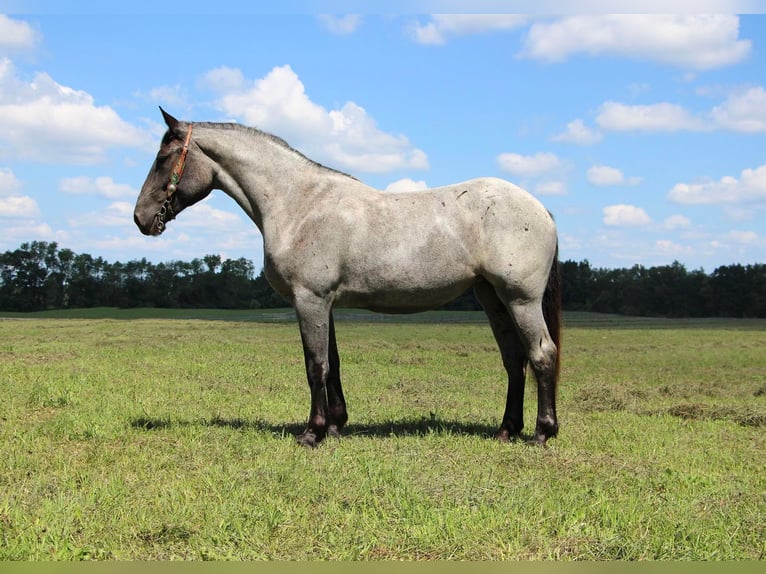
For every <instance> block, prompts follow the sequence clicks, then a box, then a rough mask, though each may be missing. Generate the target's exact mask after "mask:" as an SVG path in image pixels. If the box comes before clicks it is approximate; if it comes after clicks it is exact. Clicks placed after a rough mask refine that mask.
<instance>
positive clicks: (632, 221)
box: [604, 204, 652, 227]
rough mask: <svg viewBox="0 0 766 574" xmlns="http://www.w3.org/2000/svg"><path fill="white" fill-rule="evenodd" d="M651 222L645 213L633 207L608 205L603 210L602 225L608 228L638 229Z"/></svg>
mask: <svg viewBox="0 0 766 574" xmlns="http://www.w3.org/2000/svg"><path fill="white" fill-rule="evenodd" d="M651 222H652V220H651V218H650V217H649V216H648V215H647V213H646V211H644V210H643V209H642V208H640V207H636V206H635V205H625V204H619V205H608V206H606V207H605V208H604V225H608V226H610V227H639V226H644V225H648V224H650V223H651Z"/></svg>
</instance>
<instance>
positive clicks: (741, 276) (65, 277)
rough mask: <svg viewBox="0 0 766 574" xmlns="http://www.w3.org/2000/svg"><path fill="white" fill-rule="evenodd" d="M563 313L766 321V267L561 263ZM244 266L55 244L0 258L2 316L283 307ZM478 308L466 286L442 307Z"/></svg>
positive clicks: (210, 258) (25, 247)
mask: <svg viewBox="0 0 766 574" xmlns="http://www.w3.org/2000/svg"><path fill="white" fill-rule="evenodd" d="M560 269H561V282H562V292H563V304H564V309H566V310H571V311H596V312H602V313H618V314H623V315H638V316H661V317H766V265H763V264H755V265H739V264H735V265H724V266H721V267H718V268H716V269H715V270H714V271H713V272H712V273H710V274H708V273H705V272H704V271H703V270H701V269H700V270H692V271H689V270H687V269H686V268H685V267H684V266H683V265H682V264H681V263H679V262H674V263H673V264H671V265H663V266H657V267H644V266H642V265H634V266H633V267H631V268H629V269H604V268H595V267H592V266H591V265H590V263H589V262H588V261H587V260H586V261H580V262H576V261H571V260H568V261H563V262H561V264H560ZM286 306H287V303H286V302H285V301H284V300H283V299H282V298H281V297H280V296H279V295H277V294H276V293H275V292H274V290H273V289H272V288H271V286H270V285H269V284H268V282H267V281H266V278H265V277H264V275H263V271H261V272H260V273H256V271H255V267H254V265H253V263H252V261H250V260H248V259H245V258H239V259H225V260H224V259H222V258H221V256H220V255H206V256H204V257H202V258H201V259H200V258H196V259H193V260H192V261H190V262H187V261H169V262H166V263H151V262H149V261H147V260H146V259H145V258H144V259H141V260H133V261H128V262H127V263H121V262H116V263H110V262H108V261H106V260H104V259H103V258H101V257H93V256H91V255H88V254H76V253H74V252H73V251H72V250H70V249H62V248H59V246H58V244H57V243H55V242H51V243H48V242H44V241H33V242H29V243H23V244H21V246H20V247H19V248H18V249H15V250H13V251H6V252H5V253H2V254H0V310H2V311H40V310H46V309H65V308H86V307H121V308H130V307H167V308H220V309H259V308H273V307H286ZM445 308H446V309H452V310H478V309H480V308H481V306H480V305H479V303H478V301H477V300H476V298H475V297H474V296H473V292H472V291H471V290H469V291H468V292H466V293H465V294H464V295H462V296H461V297H458V298H457V299H456V300H454V301H452V302H451V303H450V304H448V305H446V306H445Z"/></svg>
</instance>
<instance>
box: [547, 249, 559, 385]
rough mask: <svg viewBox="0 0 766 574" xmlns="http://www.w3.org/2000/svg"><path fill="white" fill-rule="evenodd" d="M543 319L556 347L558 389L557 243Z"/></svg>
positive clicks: (556, 381)
mask: <svg viewBox="0 0 766 574" xmlns="http://www.w3.org/2000/svg"><path fill="white" fill-rule="evenodd" d="M543 317H544V318H545V325H546V326H547V327H548V333H550V336H551V339H553V343H554V344H555V345H556V380H555V382H554V385H555V386H556V387H558V381H559V373H560V372H561V322H562V316H561V271H560V270H559V244H558V241H557V242H556V253H555V254H554V256H553V263H551V270H550V272H549V274H548V284H547V285H546V286H545V293H544V294H543Z"/></svg>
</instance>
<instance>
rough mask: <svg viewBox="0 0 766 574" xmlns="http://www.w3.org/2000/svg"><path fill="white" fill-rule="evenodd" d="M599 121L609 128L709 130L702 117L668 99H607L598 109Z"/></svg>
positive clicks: (602, 126) (649, 130) (667, 130)
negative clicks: (643, 102) (641, 102)
mask: <svg viewBox="0 0 766 574" xmlns="http://www.w3.org/2000/svg"><path fill="white" fill-rule="evenodd" d="M596 123H597V124H598V125H599V126H600V127H601V128H603V129H605V130H610V131H647V132H676V131H680V130H694V131H698V130H704V129H708V128H707V126H706V125H705V123H704V122H703V121H702V120H700V119H699V118H697V117H695V116H694V115H693V114H692V113H691V112H689V111H688V110H686V109H685V108H683V107H682V106H679V105H676V104H670V103H667V102H662V103H658V104H650V105H627V104H621V103H618V102H611V101H610V102H605V103H604V104H602V106H601V108H600V110H599V114H598V116H597V117H596Z"/></svg>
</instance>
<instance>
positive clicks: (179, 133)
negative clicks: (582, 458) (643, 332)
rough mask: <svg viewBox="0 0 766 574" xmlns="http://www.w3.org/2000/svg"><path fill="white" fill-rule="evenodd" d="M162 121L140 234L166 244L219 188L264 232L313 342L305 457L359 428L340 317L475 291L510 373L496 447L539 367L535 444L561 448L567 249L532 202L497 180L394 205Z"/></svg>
mask: <svg viewBox="0 0 766 574" xmlns="http://www.w3.org/2000/svg"><path fill="white" fill-rule="evenodd" d="M162 114H163V116H164V118H165V123H166V124H167V126H168V131H167V132H166V133H165V136H164V137H163V139H162V144H161V145H160V150H159V152H158V154H157V158H156V160H155V161H154V164H153V165H152V167H151V170H150V171H149V175H148V177H147V178H146V181H145V182H144V185H143V188H142V189H141V194H140V195H139V197H138V201H137V202H136V209H135V221H136V224H137V225H138V227H139V229H140V230H141V232H142V233H144V234H146V235H159V234H160V233H162V232H163V231H164V230H165V226H166V225H167V223H168V221H170V220H172V219H173V218H175V216H177V215H178V214H179V213H180V212H181V211H182V210H183V209H185V208H187V207H189V206H191V205H193V204H195V203H197V202H198V201H200V200H201V199H203V198H205V197H206V196H207V195H208V194H209V193H210V192H211V191H212V190H213V189H221V190H223V191H224V192H226V193H227V194H228V195H230V196H231V197H232V198H233V199H234V200H235V201H236V202H237V203H238V204H239V206H240V207H241V208H242V209H243V210H244V211H245V213H247V215H248V216H250V219H252V220H253V222H254V223H255V224H256V225H257V226H258V229H259V230H260V232H261V233H262V234H263V247H264V270H265V274H266V277H267V278H268V280H269V282H270V283H271V285H272V286H273V288H274V289H275V290H276V291H277V292H278V293H279V294H280V295H282V296H283V297H285V298H286V299H287V300H288V301H290V302H291V303H292V305H293V306H294V307H295V311H296V314H297V318H298V324H299V327H300V332H301V339H302V341H303V352H304V356H305V360H306V374H307V376H308V383H309V387H310V389H311V410H310V413H309V418H308V424H307V427H306V430H305V431H304V432H303V433H301V434H300V435H299V436H298V441H299V442H300V443H301V444H304V445H307V446H316V445H317V444H318V443H319V442H320V441H321V440H322V439H323V438H324V437H325V436H327V435H328V434H329V435H338V434H339V433H340V430H341V428H342V427H343V425H344V424H345V423H346V421H347V420H348V415H347V413H346V403H345V400H344V398H343V391H342V389H341V383H340V360H339V358H338V348H337V345H336V342H335V328H334V325H333V317H332V308H333V306H335V305H338V306H342V307H357V308H366V309H372V310H374V311H379V312H386V313H413V312H417V311H424V310H427V309H433V308H436V307H439V306H441V305H443V304H445V303H447V302H449V301H450V300H452V299H454V298H455V297H456V296H458V295H460V294H461V293H463V292H464V291H465V290H466V289H468V288H470V287H473V289H474V291H475V293H476V296H477V298H478V299H479V301H480V302H481V304H482V306H483V307H484V309H485V311H486V313H487V316H488V317H489V322H490V325H491V327H492V332H493V333H494V336H495V339H496V340H497V344H498V346H499V348H500V353H501V355H502V360H503V365H504V366H505V369H506V371H507V372H508V395H507V401H506V407H505V414H504V415H503V420H502V423H501V425H500V429H499V430H498V431H497V433H496V437H497V438H499V439H500V440H504V441H505V440H508V439H509V438H511V437H516V436H518V435H519V433H520V432H521V429H522V427H523V414H522V411H523V409H522V406H523V398H524V380H525V374H526V366H527V363H528V364H530V365H531V367H532V370H533V372H534V374H535V378H536V379H537V390H538V393H537V395H538V410H537V425H536V428H535V433H534V436H533V437H532V439H531V440H532V442H535V443H538V444H545V441H546V440H547V439H548V438H549V437H552V436H555V435H556V433H557V431H558V421H557V419H556V384H557V382H558V370H559V350H560V342H559V341H560V339H559V337H560V312H561V301H560V295H559V282H558V273H559V272H558V241H557V235H556V226H555V224H554V222H553V218H552V217H551V215H550V214H549V213H548V211H546V210H545V208H544V207H543V206H542V205H541V204H540V202H538V201H537V200H536V199H535V198H534V197H532V196H531V195H530V194H529V193H527V192H526V191H524V190H522V189H521V188H519V187H517V186H515V185H513V184H511V183H509V182H507V181H503V180H501V179H495V178H481V179H473V180H470V181H466V182H463V183H457V184H454V185H448V186H446V187H440V188H437V189H431V190H426V191H417V192H412V193H385V192H381V191H378V190H375V189H373V188H371V187H369V186H367V185H365V184H364V183H362V182H360V181H358V180H357V179H355V178H353V177H351V176H349V175H346V174H343V173H340V172H338V171H335V170H332V169H329V168H326V167H324V166H322V165H320V164H318V163H315V162H313V161H311V160H310V159H308V158H306V157H305V156H303V155H301V154H300V153H299V152H297V151H296V150H294V149H292V148H291V147H290V146H288V145H287V144H286V143H285V142H284V141H282V140H281V139H279V138H277V137H274V136H272V135H269V134H266V133H263V132H261V131H258V130H256V129H253V128H248V127H243V126H240V125H236V124H223V123H189V122H182V121H178V120H176V119H175V118H173V117H172V116H170V115H169V114H167V113H166V112H165V111H164V110H163V111H162Z"/></svg>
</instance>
